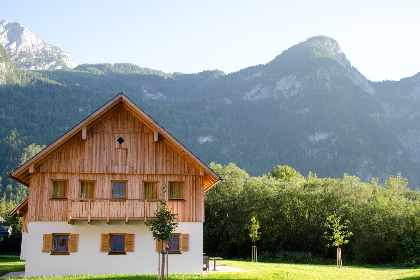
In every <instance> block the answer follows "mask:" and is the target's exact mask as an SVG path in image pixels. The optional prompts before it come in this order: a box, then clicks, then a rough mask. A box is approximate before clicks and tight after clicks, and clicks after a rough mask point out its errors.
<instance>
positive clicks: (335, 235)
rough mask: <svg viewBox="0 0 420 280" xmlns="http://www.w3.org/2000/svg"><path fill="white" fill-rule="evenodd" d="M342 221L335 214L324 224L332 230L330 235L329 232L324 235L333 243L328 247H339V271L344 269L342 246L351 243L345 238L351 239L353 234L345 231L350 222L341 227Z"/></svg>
mask: <svg viewBox="0 0 420 280" xmlns="http://www.w3.org/2000/svg"><path fill="white" fill-rule="evenodd" d="M340 221H341V216H337V215H336V214H334V215H330V216H328V217H327V221H326V222H325V224H324V225H325V226H326V227H327V228H329V229H330V230H331V233H330V234H328V232H325V233H324V235H325V238H327V239H328V240H330V241H332V244H328V245H327V247H330V246H334V247H337V266H338V268H339V269H341V268H342V267H343V261H342V259H341V248H340V246H342V245H344V244H347V243H349V240H348V239H345V238H347V237H350V236H351V235H352V234H353V233H352V232H351V231H346V230H345V229H346V228H347V226H348V224H349V223H350V222H349V221H348V220H346V221H345V222H344V224H342V225H340Z"/></svg>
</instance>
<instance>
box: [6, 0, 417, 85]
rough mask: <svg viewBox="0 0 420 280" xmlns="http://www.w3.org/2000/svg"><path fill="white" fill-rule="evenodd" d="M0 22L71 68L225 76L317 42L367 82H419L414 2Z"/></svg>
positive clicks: (123, 6) (144, 7)
mask: <svg viewBox="0 0 420 280" xmlns="http://www.w3.org/2000/svg"><path fill="white" fill-rule="evenodd" d="M0 19H7V20H10V21H15V22H19V23H21V24H22V25H24V26H26V27H28V28H29V29H31V30H32V31H33V32H35V33H36V34H37V35H38V36H39V37H40V38H41V39H42V40H43V41H45V42H47V43H50V44H52V45H54V46H57V47H59V48H60V49H62V50H63V51H65V52H67V53H68V54H69V55H70V57H71V58H72V59H73V60H75V61H76V62H77V63H78V64H83V63H105V62H109V63H117V62H130V63H134V64H137V65H139V66H142V67H149V68H152V69H156V70H162V71H164V72H167V73H172V72H183V73H196V72H201V71H203V70H213V69H220V70H222V71H224V72H226V73H231V72H235V71H238V70H240V69H243V68H246V67H249V66H253V65H256V64H264V63H267V62H269V61H270V60H272V59H273V58H274V57H275V56H276V55H278V54H280V53H281V52H282V51H284V50H285V49H288V48H289V47H291V46H293V45H295V44H298V43H299V42H302V41H305V40H306V39H308V38H310V37H313V36H317V35H325V36H329V37H331V38H334V39H335V40H337V41H338V43H339V44H340V46H341V49H342V51H343V52H344V53H345V54H346V55H347V58H348V59H349V60H350V62H351V63H352V65H353V66H354V67H356V68H357V69H358V70H359V71H360V72H361V73H362V74H363V75H365V76H366V77H367V78H368V79H370V80H372V81H381V80H386V79H388V80H399V79H401V78H404V77H410V76H413V75H414V74H416V73H417V72H420V36H419V28H420V1H419V0H413V1H405V0H395V1H387V0H378V1H376V0H374V1H370V0H363V1H359V0H352V1H348V0H347V1H340V0H333V1H329V0H317V1H299V0H287V1H283V0H281V1H280V0H279V1H274V0H273V1H264V0H258V1H228V0H222V1H218V0H211V1H198V0H197V1H115V0H114V1H104V0H101V1H92V0H83V1H80V0H72V1H51V0H48V1H39V0H37V1H29V0H26V1H22V0H13V1H11V0H2V1H1V4H0Z"/></svg>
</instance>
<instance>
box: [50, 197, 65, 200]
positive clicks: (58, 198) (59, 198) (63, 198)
mask: <svg viewBox="0 0 420 280" xmlns="http://www.w3.org/2000/svg"><path fill="white" fill-rule="evenodd" d="M50 200H67V197H51V198H50Z"/></svg>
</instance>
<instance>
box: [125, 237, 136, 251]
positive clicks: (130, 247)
mask: <svg viewBox="0 0 420 280" xmlns="http://www.w3.org/2000/svg"><path fill="white" fill-rule="evenodd" d="M125 247H126V248H125V251H126V252H134V234H126V235H125Z"/></svg>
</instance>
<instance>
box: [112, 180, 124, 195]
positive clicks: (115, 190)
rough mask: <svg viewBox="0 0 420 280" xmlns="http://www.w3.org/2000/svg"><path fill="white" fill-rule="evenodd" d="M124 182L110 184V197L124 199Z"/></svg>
mask: <svg viewBox="0 0 420 280" xmlns="http://www.w3.org/2000/svg"><path fill="white" fill-rule="evenodd" d="M125 190H126V182H112V197H113V198H126V195H125Z"/></svg>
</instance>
